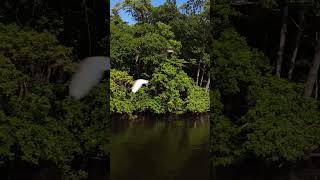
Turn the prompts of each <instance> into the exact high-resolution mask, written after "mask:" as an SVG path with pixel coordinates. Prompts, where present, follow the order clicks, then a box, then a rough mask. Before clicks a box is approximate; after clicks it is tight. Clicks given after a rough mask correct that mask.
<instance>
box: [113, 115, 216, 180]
mask: <svg viewBox="0 0 320 180" xmlns="http://www.w3.org/2000/svg"><path fill="white" fill-rule="evenodd" d="M209 124H210V123H209V115H198V116H196V115H180V116H167V117H154V116H140V117H138V118H136V119H134V120H129V119H121V118H113V119H112V134H113V135H112V138H111V151H110V152H111V173H110V179H111V180H128V179H130V180H142V179H148V180H195V179H201V180H209V179H210V178H209V164H210V162H209V158H208V152H209V131H210V130H209V129H210V128H209Z"/></svg>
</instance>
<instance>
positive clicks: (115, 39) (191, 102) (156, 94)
mask: <svg viewBox="0 0 320 180" xmlns="http://www.w3.org/2000/svg"><path fill="white" fill-rule="evenodd" d="M128 2H129V1H128ZM180 23H183V22H180ZM184 23H187V19H185V22H184ZM186 27H187V26H186ZM194 28H195V27H194ZM198 28H199V27H198ZM197 43H198V44H194V46H200V45H199V44H200V43H199V42H197ZM111 44H112V46H111V58H112V60H113V61H112V62H111V63H112V67H113V68H114V69H113V70H111V84H110V85H111V88H110V90H111V92H110V98H111V99H110V106H111V107H110V110H111V113H120V114H123V113H126V114H131V113H134V112H152V113H156V114H164V113H176V114H180V113H185V112H197V113H200V112H206V111H208V110H209V94H208V92H207V90H206V89H205V88H203V87H200V86H197V85H196V84H195V82H194V80H193V79H192V78H191V77H190V75H189V74H187V73H186V71H185V69H186V68H187V66H189V65H188V64H186V63H187V61H186V60H185V59H183V58H181V57H182V56H180V54H181V49H183V48H184V47H183V46H182V44H181V42H180V41H178V40H177V38H176V35H175V32H174V28H172V27H171V26H170V25H168V24H165V23H163V22H154V24H151V23H142V22H140V23H138V24H135V25H133V26H129V25H127V24H124V23H116V22H111ZM186 44H187V43H186ZM191 44H192V42H191ZM190 48H191V49H192V47H190ZM196 48H197V49H198V51H200V53H198V54H201V56H200V57H199V59H200V60H199V61H202V62H206V63H208V61H209V58H208V54H206V53H205V52H204V50H203V49H201V48H204V47H203V46H202V47H201V48H200V47H193V49H196ZM168 50H172V51H173V53H169V52H168ZM205 54H206V55H205ZM136 77H139V78H143V79H148V80H149V81H150V85H149V86H148V87H143V88H142V89H140V90H139V91H138V92H137V93H135V94H133V93H131V92H130V91H131V90H130V89H131V86H132V84H133V79H136Z"/></svg>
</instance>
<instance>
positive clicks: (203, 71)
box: [200, 65, 206, 86]
mask: <svg viewBox="0 0 320 180" xmlns="http://www.w3.org/2000/svg"><path fill="white" fill-rule="evenodd" d="M205 72H206V65H204V67H203V69H202V76H201V80H200V86H202V82H203V77H204V73H205Z"/></svg>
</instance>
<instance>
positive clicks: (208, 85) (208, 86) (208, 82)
mask: <svg viewBox="0 0 320 180" xmlns="http://www.w3.org/2000/svg"><path fill="white" fill-rule="evenodd" d="M209 88H210V74H208V81H207V85H206V90H207V92H208V91H209Z"/></svg>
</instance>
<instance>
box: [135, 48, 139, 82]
mask: <svg viewBox="0 0 320 180" xmlns="http://www.w3.org/2000/svg"><path fill="white" fill-rule="evenodd" d="M135 62H136V70H137V78H139V54H138V53H137V54H136V56H135Z"/></svg>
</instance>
